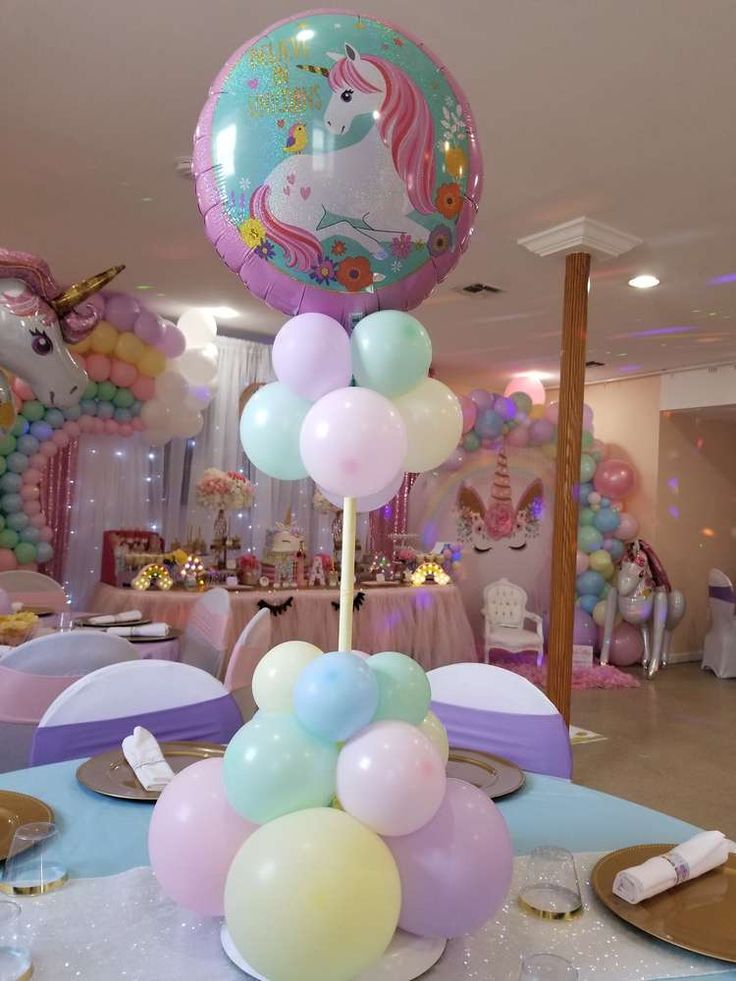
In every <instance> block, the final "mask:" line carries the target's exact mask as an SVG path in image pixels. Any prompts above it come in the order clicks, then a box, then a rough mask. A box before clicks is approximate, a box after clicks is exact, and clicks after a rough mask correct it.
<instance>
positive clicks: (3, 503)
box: [0, 494, 23, 514]
mask: <svg viewBox="0 0 736 981" xmlns="http://www.w3.org/2000/svg"><path fill="white" fill-rule="evenodd" d="M0 508H2V509H3V511H4V512H5V513H6V514H15V512H16V511H22V510H23V498H22V497H21V496H20V494H3V496H2V497H0Z"/></svg>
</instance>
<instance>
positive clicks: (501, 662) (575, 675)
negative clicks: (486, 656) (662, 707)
mask: <svg viewBox="0 0 736 981" xmlns="http://www.w3.org/2000/svg"><path fill="white" fill-rule="evenodd" d="M490 663H491V664H493V665H495V666H496V667H498V668H506V670H507V671H513V672H515V674H520V675H523V677H524V678H526V679H527V680H528V681H531V683H532V684H533V685H536V686H537V687H538V688H544V686H545V682H546V680H547V664H546V662H545V663H544V664H543V665H542V667H541V668H540V667H537V655H536V654H500V653H495V652H494V653H491V656H490ZM572 687H573V689H574V690H576V691H583V690H585V689H590V688H639V687H640V682H639V679H638V678H635V677H634V676H633V675H630V674H626V673H625V672H624V671H620V670H619V669H618V668H615V667H614V666H613V665H612V664H606V665H603V666H602V665H600V664H594V665H593V667H589V666H583V665H578V664H573V666H572Z"/></svg>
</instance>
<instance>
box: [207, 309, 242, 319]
mask: <svg viewBox="0 0 736 981" xmlns="http://www.w3.org/2000/svg"><path fill="white" fill-rule="evenodd" d="M202 309H203V310H206V311H207V313H211V314H212V316H213V317H214V318H215V319H216V320H232V319H233V317H238V316H240V314H239V312H238V311H237V310H236V309H235V308H234V307H202Z"/></svg>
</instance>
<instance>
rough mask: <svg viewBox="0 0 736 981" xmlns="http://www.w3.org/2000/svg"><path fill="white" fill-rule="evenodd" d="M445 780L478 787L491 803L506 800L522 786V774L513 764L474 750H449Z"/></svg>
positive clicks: (523, 777) (523, 780) (523, 778)
mask: <svg viewBox="0 0 736 981" xmlns="http://www.w3.org/2000/svg"><path fill="white" fill-rule="evenodd" d="M447 776H448V777H456V778H457V779H458V780H465V781H467V783H472V784H473V785H474V786H475V787H478V788H479V789H480V790H482V791H483V792H484V793H485V794H488V796H489V797H490V798H491V800H497V799H498V798H499V797H506V796H508V794H513V793H514V792H515V791H517V790H519V788H520V787H523V786H524V782H525V780H526V777H525V775H524V771H523V770H521V769H519V767H518V766H517V765H516V763H512V762H511V761H510V760H504V759H503V758H502V757H500V756H491V754H490V753H483V752H481V751H480V750H477V749H460V748H456V747H454V746H453V747H451V748H450V758H449V760H448V761H447Z"/></svg>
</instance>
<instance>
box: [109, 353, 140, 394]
mask: <svg viewBox="0 0 736 981" xmlns="http://www.w3.org/2000/svg"><path fill="white" fill-rule="evenodd" d="M137 377H138V369H137V368H136V366H135V365H134V364H128V362H127V361H120V360H119V359H118V358H115V360H114V361H113V363H112V368H111V369H110V381H111V382H112V383H113V384H114V385H118V386H120V388H130V386H131V385H132V384H133V383H134V382H135V380H136V378H137Z"/></svg>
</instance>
